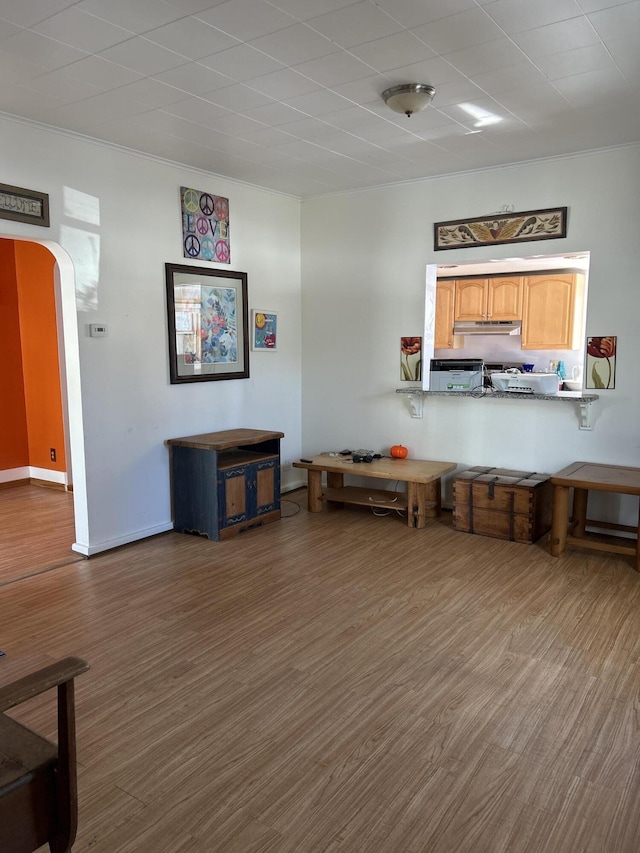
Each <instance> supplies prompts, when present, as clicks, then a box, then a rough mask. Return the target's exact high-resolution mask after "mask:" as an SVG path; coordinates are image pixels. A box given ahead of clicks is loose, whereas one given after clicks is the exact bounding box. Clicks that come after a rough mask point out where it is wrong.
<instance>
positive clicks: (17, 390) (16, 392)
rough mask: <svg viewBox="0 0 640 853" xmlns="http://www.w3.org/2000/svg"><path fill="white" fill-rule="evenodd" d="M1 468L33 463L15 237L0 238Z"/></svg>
mask: <svg viewBox="0 0 640 853" xmlns="http://www.w3.org/2000/svg"><path fill="white" fill-rule="evenodd" d="M0 366H1V369H0V411H1V412H2V414H1V415H0V470H2V471H6V470H8V469H11V468H23V467H25V466H27V465H28V464H29V443H28V438H27V414H26V404H25V393H24V379H23V376H22V351H21V344H20V321H19V313H18V291H17V287H16V261H15V249H14V242H13V240H0Z"/></svg>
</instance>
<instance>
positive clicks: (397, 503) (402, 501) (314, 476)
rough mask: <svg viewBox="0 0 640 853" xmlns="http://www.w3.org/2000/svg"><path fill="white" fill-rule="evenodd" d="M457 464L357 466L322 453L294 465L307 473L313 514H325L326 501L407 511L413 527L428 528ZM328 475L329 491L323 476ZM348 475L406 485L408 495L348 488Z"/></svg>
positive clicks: (419, 461)
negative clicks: (443, 480) (444, 482)
mask: <svg viewBox="0 0 640 853" xmlns="http://www.w3.org/2000/svg"><path fill="white" fill-rule="evenodd" d="M456 466H457V464H456V463H455V462H431V461H427V460H425V459H390V458H387V457H384V458H383V459H374V460H373V462H360V463H354V462H353V461H352V459H351V457H350V456H332V455H330V454H329V453H321V454H320V455H319V456H312V457H310V461H309V462H294V463H293V467H294V468H306V469H307V488H308V497H307V505H308V509H309V512H321V511H322V501H323V499H324V500H326V501H330V502H331V501H332V502H336V503H342V504H358V505H360V506H369V507H378V508H384V509H391V510H393V509H398V510H406V512H407V523H408V525H409V527H424V526H425V525H426V523H427V518H429V517H435V516H438V515H440V506H441V481H440V478H441V477H442V476H443V475H444V474H448V473H449V471H453V470H454V468H456ZM323 471H326V473H327V485H326V488H323V486H322V473H323ZM345 474H348V475H351V476H352V477H365V478H367V479H378V480H396V481H399V482H401V483H406V485H407V488H406V491H403V492H395V491H388V490H385V489H375V488H369V487H368V486H345V484H344V476H345Z"/></svg>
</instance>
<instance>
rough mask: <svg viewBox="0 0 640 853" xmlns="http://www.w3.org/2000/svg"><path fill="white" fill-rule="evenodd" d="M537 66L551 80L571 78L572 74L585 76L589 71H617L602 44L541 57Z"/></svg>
mask: <svg viewBox="0 0 640 853" xmlns="http://www.w3.org/2000/svg"><path fill="white" fill-rule="evenodd" d="M537 65H538V68H539V69H540V70H541V71H542V73H543V74H544V75H545V76H546V77H547V78H548V79H549V80H557V79H558V78H559V77H569V76H571V75H572V74H583V73H585V72H587V71H604V70H613V69H615V63H614V61H613V59H612V58H611V54H610V53H609V51H608V50H607V49H606V48H605V47H604V45H602V44H589V45H587V46H586V47H579V48H577V49H576V50H565V51H563V52H562V53H553V54H551V56H541V57H540V58H539V59H538V61H537Z"/></svg>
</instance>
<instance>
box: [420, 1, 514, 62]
mask: <svg viewBox="0 0 640 853" xmlns="http://www.w3.org/2000/svg"><path fill="white" fill-rule="evenodd" d="M413 32H414V34H415V35H416V36H417V37H418V38H420V39H422V41H424V43H425V44H427V45H429V47H430V48H432V49H433V50H434V51H436V53H439V54H444V53H451V52H452V51H454V50H458V51H459V50H461V49H462V48H467V47H475V46H476V45H478V44H484V43H485V42H488V41H495V40H496V39H499V38H501V37H502V36H503V32H502V30H501V29H500V27H499V26H498V25H497V24H495V23H494V22H493V21H492V20H491V18H490V17H489V15H487V13H486V12H484V11H483V10H482V9H479V8H475V9H469V10H468V11H466V12H459V13H458V14H457V15H449V16H448V17H447V18H441V19H440V20H438V21H432V22H431V23H430V24H426V25H425V26H421V27H416V28H415V29H414V30H413Z"/></svg>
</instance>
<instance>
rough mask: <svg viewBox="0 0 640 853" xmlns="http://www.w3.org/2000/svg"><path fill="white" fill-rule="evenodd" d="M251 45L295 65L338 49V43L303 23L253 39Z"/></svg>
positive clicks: (273, 57) (287, 63) (281, 60)
mask: <svg viewBox="0 0 640 853" xmlns="http://www.w3.org/2000/svg"><path fill="white" fill-rule="evenodd" d="M251 46H252V47H254V48H256V50H260V51H262V52H263V53H266V54H267V56H270V57H271V58H272V59H277V60H278V61H280V62H282V63H284V64H286V65H297V64H298V63H300V62H304V61H305V60H307V59H318V58H320V57H322V56H328V55H329V54H331V53H335V52H336V51H337V50H339V48H338V45H336V44H334V43H333V42H332V41H331V40H330V39H328V38H326V37H325V36H323V35H320V34H319V33H317V32H316V31H315V30H312V29H311V27H308V26H306V25H305V24H296V25H295V26H293V27H287V28H286V29H284V30H278V32H276V33H270V34H269V35H267V36H262V37H261V38H258V39H254V40H253V41H252V42H251Z"/></svg>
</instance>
